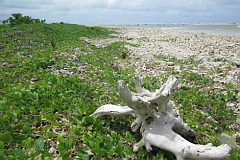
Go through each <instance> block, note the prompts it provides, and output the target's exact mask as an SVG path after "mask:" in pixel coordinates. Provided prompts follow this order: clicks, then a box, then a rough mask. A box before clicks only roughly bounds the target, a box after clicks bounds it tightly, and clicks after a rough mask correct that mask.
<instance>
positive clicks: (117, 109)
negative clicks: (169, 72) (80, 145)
mask: <svg viewBox="0 0 240 160" xmlns="http://www.w3.org/2000/svg"><path fill="white" fill-rule="evenodd" d="M135 85H136V90H137V93H134V92H132V91H130V90H129V89H128V87H127V85H126V83H125V82H124V81H122V80H120V81H118V92H119V95H120V96H121V97H122V99H123V101H124V102H125V103H126V105H127V106H119V105H110V104H108V105H104V106H101V107H100V108H98V109H97V110H96V111H95V112H94V113H93V114H92V115H91V116H93V115H95V116H98V117H100V116H104V115H114V116H128V115H136V116H137V118H136V120H135V121H134V122H133V123H132V124H131V128H132V130H133V131H134V132H136V131H137V130H138V129H139V128H140V133H141V134H142V139H141V141H140V142H138V143H136V144H135V145H134V147H133V151H134V152H137V151H138V149H139V147H140V146H145V147H146V149H147V151H151V150H152V148H151V146H155V147H158V148H161V149H164V150H167V151H170V152H172V153H174V154H175V156H176V158H177V160H184V159H196V160H208V159H209V160H210V159H211V160H212V159H224V158H226V157H228V156H229V152H230V151H231V147H230V146H229V145H227V144H223V145H221V146H219V147H215V146H212V144H207V145H197V144H193V143H191V142H189V141H187V140H186V139H184V138H183V137H190V136H192V135H193V131H192V130H191V128H190V127H189V126H188V125H187V124H186V123H184V122H183V120H182V118H180V117H179V110H178V109H177V108H176V106H175V103H174V102H173V101H171V100H169V99H170V97H171V95H172V93H173V90H174V89H175V88H176V87H177V79H176V78H175V77H174V76H170V77H169V78H168V80H167V81H166V83H164V84H163V85H162V87H161V88H160V89H159V90H156V91H155V92H150V91H148V90H147V89H145V88H142V87H141V83H140V78H139V77H138V76H136V77H135Z"/></svg>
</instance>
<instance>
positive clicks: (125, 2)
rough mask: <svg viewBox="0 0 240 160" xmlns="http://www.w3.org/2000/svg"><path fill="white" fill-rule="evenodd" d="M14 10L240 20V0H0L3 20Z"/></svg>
mask: <svg viewBox="0 0 240 160" xmlns="http://www.w3.org/2000/svg"><path fill="white" fill-rule="evenodd" d="M12 13H22V14H23V15H24V16H30V17H32V18H39V19H41V20H42V19H46V22H47V23H52V22H65V23H74V24H136V23H228V22H240V0H0V20H5V19H7V18H8V17H10V16H11V14H12Z"/></svg>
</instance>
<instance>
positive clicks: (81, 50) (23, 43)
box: [0, 23, 239, 160]
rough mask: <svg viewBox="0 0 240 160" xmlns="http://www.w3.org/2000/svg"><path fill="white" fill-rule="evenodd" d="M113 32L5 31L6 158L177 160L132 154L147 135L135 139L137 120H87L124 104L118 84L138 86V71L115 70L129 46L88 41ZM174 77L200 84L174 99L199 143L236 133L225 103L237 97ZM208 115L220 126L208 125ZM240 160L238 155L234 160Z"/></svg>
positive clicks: (1, 76)
mask: <svg viewBox="0 0 240 160" xmlns="http://www.w3.org/2000/svg"><path fill="white" fill-rule="evenodd" d="M113 33H115V32H114V31H112V30H109V29H105V28H100V27H86V26H81V25H73V24H62V23H61V24H57V23H56V24H45V23H39V24H28V25H26V24H23V25H16V26H11V27H10V26H9V25H1V26H0V39H1V41H0V49H1V50H0V54H1V56H0V70H1V72H0V95H1V96H0V159H22V160H25V159H37V158H39V159H52V158H55V157H57V158H56V159H64V160H66V159H74V158H78V157H79V158H80V159H84V160H87V159H101V158H107V157H108V158H110V159H123V158H125V157H132V158H138V159H153V160H154V159H175V158H174V156H173V155H172V154H171V153H168V152H165V151H163V150H154V151H153V152H150V153H147V151H146V150H145V149H144V148H141V149H140V150H139V152H137V153H133V152H132V146H133V143H135V142H138V141H139V140H140V138H141V136H140V135H139V134H138V133H132V132H131V129H130V127H129V126H130V124H131V122H132V120H133V118H132V117H130V118H118V117H113V118H106V119H104V120H99V119H96V118H95V117H89V116H88V115H90V114H91V113H93V112H94V111H95V110H96V109H97V108H98V107H99V106H101V105H103V104H106V103H112V104H118V103H122V100H121V99H120V97H119V96H118V95H117V81H118V80H120V79H123V80H125V81H127V82H128V83H129V86H133V80H132V76H131V75H133V74H134V73H133V70H134V69H133V68H129V69H121V70H119V71H115V70H114V69H113V68H111V67H110V65H111V63H112V62H114V57H119V59H121V58H122V55H123V54H126V53H127V48H125V47H124V45H125V44H126V43H125V42H114V43H111V44H109V45H107V46H105V47H97V46H96V45H93V44H91V42H90V41H88V40H87V39H98V38H110V37H112V34H113ZM174 62H175V63H178V61H177V60H176V59H175V60H174ZM179 63H183V62H179ZM187 63H192V59H189V60H188V62H187ZM66 67H70V68H71V69H70V72H71V73H72V74H71V75H69V76H67V75H66V74H64V73H62V72H60V70H61V69H64V68H66ZM79 67H80V68H81V67H82V68H81V69H82V70H80V71H79V70H77V69H78V68H79ZM53 71H59V72H58V73H59V74H58V75H54V74H52V72H53ZM170 74H175V75H176V76H178V78H179V79H180V81H181V82H184V83H187V82H192V81H196V83H197V86H198V88H196V87H191V86H182V87H180V88H179V89H178V90H177V92H176V93H175V94H174V96H173V100H175V101H176V103H177V104H178V105H179V107H180V110H181V111H182V112H181V114H182V116H183V117H184V120H185V121H186V122H188V124H189V125H190V126H191V127H193V129H194V130H195V131H196V135H197V137H196V139H195V141H196V142H198V143H203V144H204V143H210V142H211V143H214V144H215V145H218V144H220V142H219V141H218V140H217V139H216V135H217V134H219V133H222V132H226V133H228V134H230V135H231V134H232V130H231V129H230V128H229V125H230V124H231V123H232V122H233V121H235V120H236V117H237V116H236V115H234V112H233V111H232V110H231V109H229V108H227V107H226V103H227V102H229V101H233V102H234V101H236V96H237V94H238V90H236V89H234V88H232V89H230V90H229V91H227V92H226V93H223V91H221V90H216V89H213V90H212V89H203V88H206V86H212V84H213V83H215V82H214V81H212V80H211V78H209V77H207V76H203V75H198V74H196V73H191V72H187V71H186V72H184V73H183V74H179V73H175V72H174V71H169V75H170ZM166 77H168V75H165V76H163V77H160V78H163V79H166ZM143 81H144V84H143V85H144V87H146V88H148V89H151V90H153V89H155V88H159V85H160V81H159V79H158V78H156V77H147V78H146V79H145V80H143ZM210 115H211V116H212V117H213V118H214V119H215V120H216V121H217V123H216V122H214V121H213V122H211V123H209V122H207V120H206V118H207V117H208V116H210ZM238 156H239V154H238V152H237V150H234V151H233V152H232V154H231V158H230V159H237V157H238Z"/></svg>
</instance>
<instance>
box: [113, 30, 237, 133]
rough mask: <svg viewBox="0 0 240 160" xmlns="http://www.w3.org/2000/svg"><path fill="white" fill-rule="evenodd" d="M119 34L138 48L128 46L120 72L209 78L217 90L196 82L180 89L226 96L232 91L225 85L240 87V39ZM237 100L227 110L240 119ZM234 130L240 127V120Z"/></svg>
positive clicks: (155, 32) (163, 32) (180, 33)
mask: <svg viewBox="0 0 240 160" xmlns="http://www.w3.org/2000/svg"><path fill="white" fill-rule="evenodd" d="M117 30H118V31H119V32H120V33H121V36H122V37H123V40H124V41H125V42H129V43H131V44H136V45H130V44H129V45H126V47H127V48H128V49H129V53H128V55H127V57H126V58H125V59H123V60H119V59H118V60H117V61H118V62H117V63H119V67H120V68H126V67H135V72H136V73H137V74H139V75H141V76H142V77H147V76H151V77H152V76H154V77H158V76H159V75H164V74H167V73H169V72H172V73H174V72H175V73H176V72H178V74H184V71H187V72H192V73H196V74H199V75H206V76H208V77H210V78H212V79H213V80H214V81H215V82H216V83H214V84H213V86H211V87H209V86H206V87H204V86H196V85H197V84H196V83H194V81H192V82H191V83H188V84H180V86H181V85H186V86H196V87H199V88H202V89H212V90H215V89H219V90H222V92H224V93H225V92H227V91H228V90H229V88H227V87H226V85H224V84H228V83H229V84H232V85H233V86H234V87H236V88H235V89H237V88H238V89H239V87H240V36H227V35H215V34H207V33H194V32H185V31H174V30H166V29H149V28H130V27H120V28H118V29H117ZM237 98H238V100H237V101H236V102H233V103H230V102H229V103H228V104H227V106H228V107H231V108H232V109H234V110H235V113H236V114H237V115H238V116H239V115H240V103H239V102H240V94H238V97H237ZM232 127H233V128H235V129H237V128H239V127H240V118H238V120H237V121H236V123H235V124H233V126H232Z"/></svg>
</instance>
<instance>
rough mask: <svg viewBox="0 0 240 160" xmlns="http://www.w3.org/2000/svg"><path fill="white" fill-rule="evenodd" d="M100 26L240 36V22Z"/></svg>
mask: <svg viewBox="0 0 240 160" xmlns="http://www.w3.org/2000/svg"><path fill="white" fill-rule="evenodd" d="M99 26H111V27H141V28H142V27H143V28H162V29H172V30H179V31H189V32H200V33H210V34H220V35H237V36H240V23H221V24H216V23H213V24H206V23H204V24H189V23H181V24H180V23H177V24H147V23H146V24H105V25H99Z"/></svg>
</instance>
